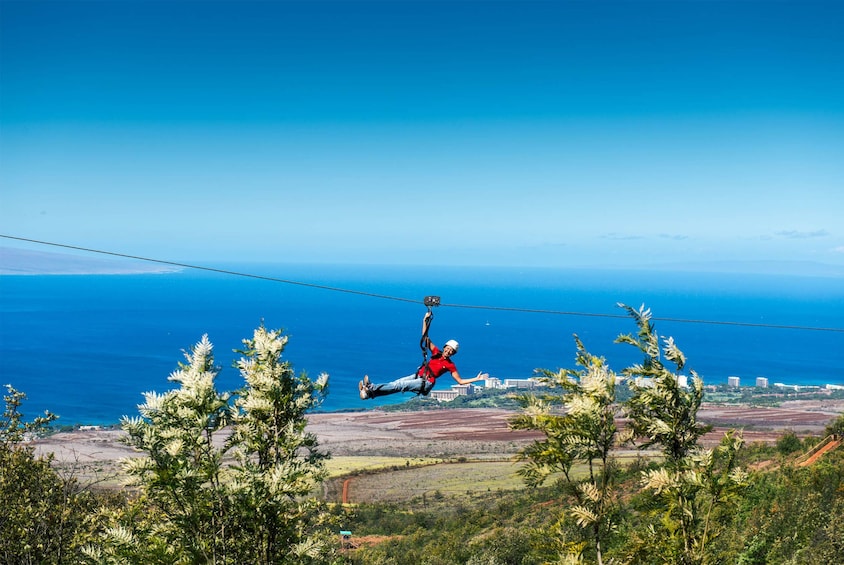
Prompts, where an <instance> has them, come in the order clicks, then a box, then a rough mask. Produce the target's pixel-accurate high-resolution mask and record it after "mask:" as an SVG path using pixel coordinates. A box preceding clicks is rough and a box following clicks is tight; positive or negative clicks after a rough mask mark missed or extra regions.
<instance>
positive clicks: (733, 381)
mask: <svg viewBox="0 0 844 565" xmlns="http://www.w3.org/2000/svg"><path fill="white" fill-rule="evenodd" d="M727 386H728V387H730V388H738V387H740V386H741V379H739V378H738V377H727Z"/></svg>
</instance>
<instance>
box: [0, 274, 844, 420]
mask: <svg viewBox="0 0 844 565" xmlns="http://www.w3.org/2000/svg"><path fill="white" fill-rule="evenodd" d="M223 268H224V269H231V270H233V271H237V272H242V273H249V274H253V275H257V276H261V277H270V278H278V279H283V280H284V281H288V282H279V281H273V280H264V279H258V278H252V277H243V276H236V275H231V274H222V273H211V272H207V271H197V270H185V271H182V272H178V273H162V274H144V275H27V276H17V275H8V276H0V384H6V383H10V384H12V385H13V386H14V387H15V388H16V389H18V390H20V391H22V392H24V393H26V395H27V399H26V401H25V403H24V405H23V406H22V412H23V413H24V414H25V416H26V418H27V419H31V418H32V417H34V416H36V415H38V414H40V413H43V411H44V410H50V411H51V412H53V413H55V414H58V415H59V416H60V420H59V421H58V422H57V423H58V424H64V425H72V424H99V425H105V424H113V423H116V422H118V421H119V419H120V417H121V416H123V415H130V416H131V415H136V414H137V404H138V403H140V402H142V393H144V392H146V391H151V390H155V391H159V392H161V391H165V390H168V389H170V388H172V383H170V382H169V381H168V380H167V377H168V376H169V375H170V373H171V372H172V371H174V370H175V369H176V368H177V366H178V363H179V362H180V361H184V354H183V352H184V351H185V350H188V349H189V348H190V347H191V346H192V345H193V344H194V343H196V342H197V341H199V339H200V338H201V337H202V335H203V334H208V336H209V339H210V340H211V342H212V343H213V344H214V347H215V358H216V362H217V364H218V365H219V366H220V367H221V372H220V375H219V377H218V380H217V386H218V388H219V389H220V390H234V389H236V388H238V387H239V386H240V385H241V379H240V376H239V374H238V371H237V370H236V369H234V368H233V367H232V363H233V361H234V360H235V359H236V358H237V357H238V354H237V353H235V352H234V350H236V349H239V348H240V347H241V345H242V340H243V339H244V338H248V337H250V336H251V335H252V332H253V330H254V329H255V328H256V327H258V326H259V325H260V324H261V323H263V324H264V325H265V326H266V327H268V328H271V329H275V328H283V329H284V331H285V333H286V334H287V335H289V336H290V342H289V344H288V346H287V348H286V350H285V356H286V358H287V360H288V361H290V362H291V364H292V365H293V367H294V368H295V370H296V371H297V373H298V372H302V371H304V372H306V373H307V374H308V375H309V376H311V377H314V378H315V377H316V376H317V375H318V374H319V373H321V372H327V373H328V374H329V376H330V378H329V383H330V384H329V394H328V396H327V398H326V400H325V402H324V403H323V405H322V406H321V410H330V411H334V410H343V409H359V408H370V407H373V406H377V405H379V404H386V403H395V402H403V401H405V400H408V399H409V398H412V396H411V395H394V396H391V397H386V398H384V399H378V400H377V401H366V402H363V401H361V400H360V399H359V397H358V391H357V383H358V381H359V380H360V379H361V378H362V377H363V375H364V374H369V376H370V378H371V379H372V380H373V381H375V382H381V381H385V380H392V379H393V378H397V377H400V376H404V375H407V374H410V373H412V372H413V371H414V370H415V369H416V368H417V367H418V365H419V364H420V363H421V361H422V353H421V350H420V349H419V332H420V328H421V320H422V316H423V315H424V313H425V311H426V309H425V307H424V306H423V305H422V304H421V303H413V302H408V301H406V300H410V301H420V302H421V300H422V299H423V297H424V296H426V295H437V296H440V297H441V300H442V303H443V306H440V307H438V308H435V309H434V320H433V323H432V326H431V330H430V335H431V338H432V339H433V340H434V341H435V342H437V343H439V344H442V343H443V342H445V341H446V340H447V339H457V340H458V341H459V342H460V351H459V353H458V355H457V356H456V357H455V362H456V363H457V366H458V368H459V370H460V373H461V376H463V377H473V376H475V375H476V374H477V373H478V372H479V371H484V372H488V373H489V374H490V375H491V376H494V377H498V378H500V379H506V378H527V377H530V376H532V375H533V373H534V370H535V369H537V368H546V369H554V370H555V369H558V368H561V367H574V356H575V347H574V342H573V340H572V335H573V334H577V335H579V336H580V337H581V339H582V340H583V341H584V343H585V345H586V347H587V348H588V349H589V350H590V351H591V352H592V353H594V354H597V355H601V356H603V357H605V358H606V359H607V360H608V361H609V363H610V366H611V368H612V369H613V370H616V371H620V370H621V369H622V368H623V367H625V366H626V365H628V364H631V363H634V362H638V361H640V360H641V355H640V354H639V353H638V351H636V350H635V349H633V348H632V347H630V346H627V345H621V344H615V343H613V341H614V339H615V338H616V337H617V336H618V335H619V334H620V333H628V332H635V331H636V327H635V324H634V323H633V320H632V319H630V318H627V317H626V316H624V312H623V311H622V310H621V309H619V308H618V307H617V306H616V304H617V303H618V302H624V303H627V304H629V305H631V306H635V307H638V306H639V305H641V304H645V305H646V306H647V307H649V308H651V309H652V311H653V315H654V317H655V318H657V320H656V321H655V325H656V329H657V331H658V332H659V333H660V334H661V335H663V336H673V337H674V339H675V341H676V343H677V344H678V346H679V347H680V349H682V350H683V351H684V353H685V354H686V356H687V359H688V363H687V368H686V370H687V371H688V369H694V370H695V371H697V372H698V373H699V374H700V375H701V376H702V377H703V379H704V382H705V383H706V384H722V383H725V382H726V381H727V377H729V376H737V377H739V378H740V379H741V384H742V385H745V386H752V385H753V384H754V383H755V379H756V377H758V376H764V377H767V378H768V379H769V382H770V383H771V384H773V383H776V382H782V383H786V384H796V385H825V384H839V385H842V384H844V333H842V332H840V331H839V332H830V331H810V330H805V329H785V328H772V327H756V326H738V325H721V324H709V323H686V322H680V321H668V320H659V318H670V319H682V320H706V321H714V322H737V323H746V324H768V325H775V326H807V327H820V328H839V329H840V328H844V284H842V281H841V279H840V278H833V277H830V278H824V277H800V276H775V275H740V274H723V273H692V272H659V271H633V270H631V271H621V270H603V271H602V270H565V269H556V270H555V269H520V268H509V269H506V268H459V267H446V268H443V267H425V268H422V267H418V268H414V267H374V266H354V267H352V266H340V265H337V266H328V265H272V266H269V265H243V264H241V265H230V266H226V267H223ZM295 282H298V283H304V284H292V283H295ZM314 285H317V286H326V287H331V288H329V289H326V288H318V287H317V286H314ZM345 291H352V292H345ZM360 293H362V294H360ZM373 295H378V296H373ZM393 298H398V299H399V300H394V299H393ZM405 299H406V300H405ZM458 305H459V306H458ZM469 306H472V307H469ZM476 306H477V307H481V308H475V307H476ZM528 310H535V311H528ZM618 316H621V317H618ZM450 384H453V381H451V379H450V378H448V377H445V378H444V379H443V380H441V381H440V383H439V384H438V385H437V386H438V388H441V389H442V388H447V387H448V386H449V385H450Z"/></svg>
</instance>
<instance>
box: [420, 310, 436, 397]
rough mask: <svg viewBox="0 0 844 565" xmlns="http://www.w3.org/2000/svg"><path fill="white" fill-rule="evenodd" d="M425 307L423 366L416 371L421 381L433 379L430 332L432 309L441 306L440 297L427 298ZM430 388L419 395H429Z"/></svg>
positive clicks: (422, 347)
mask: <svg viewBox="0 0 844 565" xmlns="http://www.w3.org/2000/svg"><path fill="white" fill-rule="evenodd" d="M424 303H425V306H426V307H427V308H428V314H427V315H426V316H425V324H424V326H423V328H422V337H421V338H420V340H419V348H420V349H422V364H421V365H419V368H418V369H417V370H416V376H417V377H418V378H421V379H425V380H429V379H430V377H431V369H430V367H429V360H428V343H429V340H428V330H429V329H430V328H431V321H433V319H434V311H433V310H432V308H434V307H436V306H439V305H440V297H439V296H426V297H425V300H424ZM426 389H428V387H423V390H422V391H420V393H419V394H423V395H427V394H428V391H429V390H430V389H428V390H426Z"/></svg>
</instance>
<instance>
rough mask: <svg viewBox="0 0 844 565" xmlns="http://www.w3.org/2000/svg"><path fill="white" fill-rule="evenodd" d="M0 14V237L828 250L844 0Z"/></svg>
mask: <svg viewBox="0 0 844 565" xmlns="http://www.w3.org/2000/svg"><path fill="white" fill-rule="evenodd" d="M0 27H1V29H0V233H3V234H7V235H13V236H17V237H25V238H32V239H38V240H45V241H53V242H57V243H62V244H69V245H77V246H83V247H92V248H98V249H105V250H109V251H115V252H121V253H127V254H134V255H143V256H149V257H155V258H159V259H165V260H175V261H196V262H203V263H204V264H213V263H215V262H228V261H231V260H235V259H241V260H250V261H254V260H265V261H282V262H285V261H293V262H299V261H318V262H338V261H339V262H354V263H395V264H402V263H413V264H436V263H455V264H469V265H471V264H494V265H546V266H584V265H598V266H623V265H633V264H638V265H661V264H672V263H692V262H695V263H709V262H722V261H740V262H743V263H746V264H751V263H754V262H757V261H814V262H820V263H827V264H832V265H838V266H841V265H844V220H842V217H844V34H842V33H841V30H842V29H844V3H841V2H811V1H808V2H807V1H801V2H763V1H749V0H748V1H742V2H728V1H675V2H634V1H627V2H618V3H609V2H599V1H596V2H585V1H584V2H484V1H480V0H476V1H463V2H413V1H405V0H396V1H391V2H358V1H354V0H347V1H343V2H326V1H320V0H316V1H311V2H273V1H269V0H265V1H259V2H227V1H223V2H206V1H199V0H194V1H189V2H172V1H168V2H164V1H147V2H136V1H132V0H112V1H109V2H99V1H96V0H85V1H83V2H74V1H68V0H62V1H58V2H42V1H37V0H36V1H26V2H23V1H7V0H0ZM0 245H13V246H18V245H19V244H18V243H14V242H10V241H7V240H0Z"/></svg>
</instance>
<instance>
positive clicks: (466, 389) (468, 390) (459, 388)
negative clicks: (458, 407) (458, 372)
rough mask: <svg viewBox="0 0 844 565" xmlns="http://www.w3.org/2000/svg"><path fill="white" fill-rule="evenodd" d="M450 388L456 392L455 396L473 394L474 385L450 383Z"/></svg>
mask: <svg viewBox="0 0 844 565" xmlns="http://www.w3.org/2000/svg"><path fill="white" fill-rule="evenodd" d="M451 390H454V391H456V392H457V396H469V395H472V394H475V387H473V386H472V385H470V384H469V385H451Z"/></svg>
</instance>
